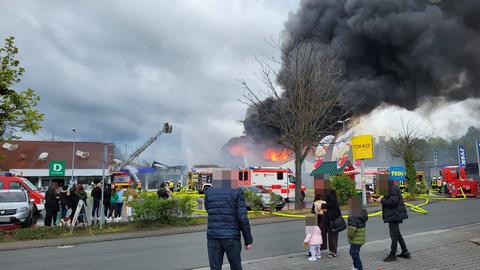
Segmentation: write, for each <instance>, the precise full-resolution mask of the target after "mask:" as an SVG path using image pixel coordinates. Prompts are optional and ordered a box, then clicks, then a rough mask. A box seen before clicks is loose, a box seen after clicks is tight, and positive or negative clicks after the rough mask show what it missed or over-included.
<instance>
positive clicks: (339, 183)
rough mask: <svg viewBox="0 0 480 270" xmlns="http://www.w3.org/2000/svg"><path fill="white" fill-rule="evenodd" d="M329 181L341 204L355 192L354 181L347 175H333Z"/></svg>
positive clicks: (346, 202)
mask: <svg viewBox="0 0 480 270" xmlns="http://www.w3.org/2000/svg"><path fill="white" fill-rule="evenodd" d="M331 183H332V187H333V189H334V190H335V192H336V193H337V196H338V202H339V203H340V204H341V205H345V204H348V199H349V198H351V197H353V196H355V194H356V190H355V181H354V180H352V179H351V178H350V177H348V176H345V175H342V176H334V177H332V181H331Z"/></svg>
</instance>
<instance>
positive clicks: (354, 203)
mask: <svg viewBox="0 0 480 270" xmlns="http://www.w3.org/2000/svg"><path fill="white" fill-rule="evenodd" d="M349 206H350V216H349V217H348V227H347V237H348V243H349V244H350V256H351V257H352V261H353V269H356V270H363V265H362V260H361V259H360V248H361V247H362V245H363V244H365V242H366V229H365V227H366V223H367V220H368V213H367V211H366V210H365V209H364V208H362V200H361V198H360V197H353V198H350V201H349Z"/></svg>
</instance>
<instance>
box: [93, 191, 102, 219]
mask: <svg viewBox="0 0 480 270" xmlns="http://www.w3.org/2000/svg"><path fill="white" fill-rule="evenodd" d="M99 185H100V184H97V185H95V187H94V188H93V189H92V198H93V208H92V218H93V219H95V218H98V217H99V214H98V212H99V211H100V201H101V200H102V189H101V188H100V186H99Z"/></svg>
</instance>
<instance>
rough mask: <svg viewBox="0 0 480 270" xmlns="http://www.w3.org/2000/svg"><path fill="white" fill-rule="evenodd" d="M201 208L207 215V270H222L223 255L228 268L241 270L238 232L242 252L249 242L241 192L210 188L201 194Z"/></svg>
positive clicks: (245, 209)
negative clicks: (208, 265)
mask: <svg viewBox="0 0 480 270" xmlns="http://www.w3.org/2000/svg"><path fill="white" fill-rule="evenodd" d="M221 181H223V180H221ZM219 186H222V184H220V185H219ZM214 187H215V184H214ZM205 209H206V210H207V212H208V226H207V248H208V259H209V262H210V268H211V269H213V270H217V269H222V264H223V256H224V254H225V253H226V254H227V258H228V261H229V263H230V268H231V269H233V270H241V269H242V261H241V250H242V243H241V241H240V232H241V234H242V235H243V240H244V245H245V249H250V248H251V247H252V243H253V238H252V234H251V233H250V223H249V221H248V216H247V208H246V206H245V195H244V194H243V191H241V190H240V189H235V188H233V189H231V188H210V189H208V190H207V191H206V192H205Z"/></svg>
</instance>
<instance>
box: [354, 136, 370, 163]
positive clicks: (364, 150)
mask: <svg viewBox="0 0 480 270" xmlns="http://www.w3.org/2000/svg"><path fill="white" fill-rule="evenodd" d="M352 152H353V159H354V160H361V159H370V158H373V136H372V135H361V136H354V137H352Z"/></svg>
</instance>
